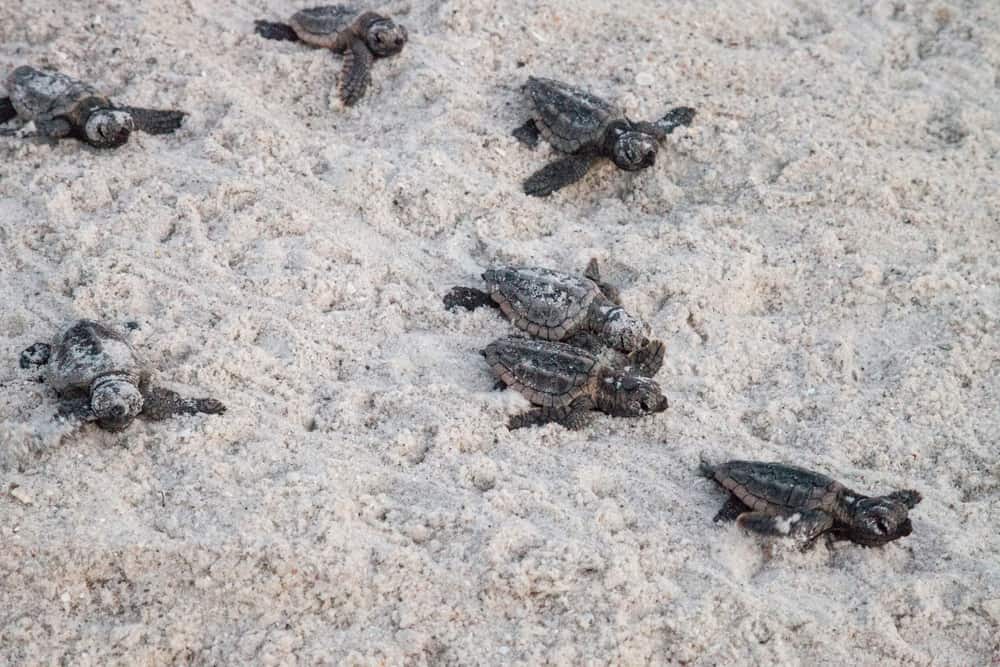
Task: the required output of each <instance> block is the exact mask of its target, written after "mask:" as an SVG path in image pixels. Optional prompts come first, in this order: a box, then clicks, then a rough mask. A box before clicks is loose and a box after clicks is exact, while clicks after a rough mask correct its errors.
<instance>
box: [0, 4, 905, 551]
mask: <svg viewBox="0 0 1000 667" xmlns="http://www.w3.org/2000/svg"><path fill="white" fill-rule="evenodd" d="M255 31H256V33H257V34H258V35H260V36H261V37H264V38H266V39H272V40H285V41H294V42H303V43H305V44H309V45H311V46H315V47H320V48H325V49H329V50H331V51H333V52H335V53H339V54H343V56H344V64H343V69H342V72H341V77H340V83H339V88H338V92H339V96H340V99H341V100H342V102H343V103H344V104H345V105H347V106H350V105H353V104H355V103H357V102H358V100H360V99H361V98H362V96H363V95H364V93H365V90H366V89H367V87H368V83H369V81H370V77H371V66H372V63H373V62H374V61H375V59H376V58H384V57H388V56H392V55H395V54H397V53H399V52H400V51H401V50H402V49H403V47H404V46H405V44H406V42H407V40H408V38H409V35H408V33H407V30H406V28H405V27H403V26H401V25H398V24H396V23H395V22H394V21H393V20H392V19H390V18H388V17H386V16H383V15H381V14H378V13H376V12H372V11H364V12H359V11H357V10H355V9H353V8H350V7H346V6H343V5H334V6H322V7H313V8H309V9H304V10H302V11H299V12H297V13H295V14H294V15H293V16H292V17H291V18H290V19H289V20H288V23H279V22H272V21H266V20H260V21H256V23H255ZM525 92H526V94H527V97H528V100H529V102H530V109H531V113H530V118H529V119H528V120H527V122H525V123H524V124H523V125H522V126H520V127H518V128H517V129H515V130H514V131H513V135H514V137H516V138H517V140H518V141H520V142H521V143H523V144H525V145H527V146H528V147H530V148H534V147H535V146H537V144H538V142H539V139H545V140H546V141H547V142H548V143H549V144H550V145H551V146H552V147H553V148H554V149H556V150H557V151H558V152H560V153H562V154H563V155H562V156H561V157H559V158H558V159H557V160H555V161H553V162H551V163H549V164H547V165H545V166H544V167H542V168H541V169H539V170H538V171H536V172H535V173H534V174H532V175H531V176H529V177H528V178H527V179H526V180H525V181H524V191H525V193H526V194H528V195H532V196H540V197H542V196H547V195H549V194H551V193H553V192H555V191H556V190H559V189H561V188H563V187H566V186H568V185H570V184H572V183H575V182H576V181H579V180H580V179H581V178H583V176H584V175H585V174H586V173H587V172H588V171H589V170H590V168H591V167H592V166H593V165H594V164H595V163H596V162H597V161H598V160H600V159H601V158H608V159H610V160H611V161H612V162H613V163H614V164H615V166H617V167H618V168H619V169H622V170H625V171H638V170H641V169H645V168H648V167H650V166H652V165H653V164H654V163H655V161H656V154H657V150H658V147H659V142H660V141H662V140H663V138H664V137H666V135H668V134H670V133H671V132H672V131H673V130H674V129H676V128H677V127H680V126H685V125H690V124H691V122H692V120H693V118H694V115H695V111H694V109H691V108H690V107H676V108H674V109H672V110H671V111H670V112H668V113H667V114H666V115H665V116H663V117H662V118H660V119H659V120H657V121H654V122H634V121H631V120H629V119H627V118H626V117H625V115H624V113H622V112H621V110H619V109H616V108H615V107H614V106H613V105H611V104H609V103H608V102H606V101H605V100H603V99H601V98H599V97H597V96H595V95H592V94H590V93H588V92H586V91H584V90H581V89H579V88H576V87H573V86H570V85H567V84H565V83H561V82H559V81H555V80H552V79H544V78H536V77H529V78H528V81H527V83H526V85H525ZM185 115H186V114H185V113H184V112H183V111H178V110H173V109H167V110H159V109H146V108H141V107H132V106H126V105H119V104H115V103H114V102H112V101H111V100H110V99H108V97H106V96H104V95H102V94H101V93H100V92H98V91H97V90H96V89H95V88H94V87H92V86H90V85H88V84H86V83H84V82H81V81H78V80H76V79H74V78H71V77H69V76H67V75H65V74H62V73H60V72H56V71H52V70H38V69H35V68H32V67H29V66H22V67H18V68H16V69H15V70H14V71H13V72H12V73H11V74H10V76H9V77H8V79H7V97H3V98H0V125H2V124H5V123H7V122H8V121H11V120H13V119H15V118H18V119H20V120H21V121H23V123H24V125H25V126H26V127H22V128H21V129H19V130H14V129H7V128H0V136H4V135H5V136H13V135H17V136H22V137H31V136H37V137H43V138H47V139H53V140H57V139H62V138H75V139H78V140H80V141H83V142H86V143H87V144H89V145H91V146H93V147H95V148H115V147H117V146H121V145H122V144H124V143H125V142H127V141H128V139H129V136H130V135H131V133H132V132H133V131H135V130H139V131H142V132H146V133H149V134H167V133H170V132H173V131H175V130H177V129H178V128H179V127H180V126H181V124H182V122H183V120H184V117H185ZM32 125H33V129H29V128H30V127H31V126H32ZM482 278H483V281H484V283H485V289H478V288H474V287H454V288H453V289H452V290H451V291H450V292H448V294H447V295H446V296H445V298H444V302H445V305H446V307H447V308H449V309H454V308H464V309H468V310H472V309H475V308H479V307H483V306H489V307H493V308H498V309H499V310H500V311H501V312H502V313H503V314H504V315H505V316H506V317H507V318H508V319H509V320H510V322H511V323H512V324H513V325H514V326H515V327H516V328H517V329H519V330H520V331H521V332H522V335H519V336H506V337H504V338H501V339H499V340H496V341H494V342H493V343H490V344H489V345H487V346H486V348H485V349H484V350H483V352H482V354H483V356H484V357H485V359H486V363H487V365H488V366H489V368H490V370H491V371H492V372H493V374H494V376H495V377H496V379H497V384H498V387H510V388H512V389H514V390H516V391H518V392H519V393H520V394H522V395H523V396H524V397H525V398H526V399H527V400H528V401H530V402H531V404H532V406H533V407H532V408H531V409H530V410H528V411H527V412H524V413H522V414H518V415H515V416H513V417H511V419H510V422H509V424H508V426H509V427H510V428H511V429H516V428H522V427H526V426H533V425H542V424H548V423H557V424H560V425H562V426H564V427H566V428H571V429H577V428H582V427H583V426H584V425H586V423H587V420H588V417H589V416H590V415H591V414H592V411H594V410H598V411H601V412H604V413H606V414H608V415H612V416H615V417H640V416H644V415H651V414H655V413H658V412H662V411H663V410H665V409H666V408H667V398H666V397H665V396H664V395H663V394H662V392H661V390H660V386H659V384H657V382H656V381H655V380H654V379H653V378H654V376H655V375H656V374H657V372H658V371H659V370H660V367H661V366H662V364H663V356H664V345H663V343H662V342H660V341H658V340H652V339H650V338H649V337H648V335H649V329H648V327H647V326H646V325H645V324H644V323H643V322H642V321H640V320H639V319H638V318H636V317H635V316H633V315H631V314H630V313H629V312H627V311H626V310H625V309H624V308H623V306H622V303H621V299H620V295H619V292H618V290H617V289H616V288H615V287H613V286H612V285H609V284H607V283H606V282H604V281H603V280H602V279H601V275H600V270H599V267H598V264H597V261H596V260H591V262H590V264H589V265H588V266H587V268H586V270H585V271H584V273H583V274H582V275H575V274H571V273H565V272H561V271H555V270H551V269H546V268H539V267H513V266H501V267H497V268H493V269H490V270H488V271H486V272H485V273H484V274H483V276H482ZM20 365H21V367H22V368H30V367H32V366H36V365H37V366H41V365H47V370H48V372H47V375H46V379H47V380H48V382H49V385H50V386H51V387H52V389H53V390H54V391H55V392H56V394H57V395H58V397H59V400H60V403H59V415H60V416H62V417H66V418H72V419H76V420H79V421H82V422H94V423H96V424H97V425H98V426H99V427H101V428H103V429H106V430H109V431H120V430H122V429H124V428H126V427H128V426H129V425H130V424H131V423H132V422H133V420H135V419H136V418H137V417H141V418H144V419H149V420H161V419H166V418H168V417H170V416H172V415H179V414H196V413H207V414H221V413H223V412H225V406H224V405H223V404H222V403H220V402H219V401H217V400H215V399H212V398H200V399H192V398H183V397H181V396H180V395H179V394H177V393H176V392H174V391H171V390H169V389H164V388H162V387H156V386H152V385H151V383H150V376H151V373H150V368H149V367H148V366H147V365H146V364H145V363H144V362H143V361H142V360H141V358H140V356H139V355H138V353H137V352H136V350H135V348H134V347H133V346H132V345H131V344H130V343H129V341H128V339H127V337H126V336H125V335H124V334H123V333H120V332H118V331H116V330H114V329H113V328H112V327H110V326H106V325H104V324H101V323H99V322H94V321H90V320H81V321H79V322H77V323H75V324H74V325H73V326H71V327H70V328H69V329H67V330H66V331H65V332H62V333H61V334H60V335H58V336H57V337H56V339H55V341H54V342H53V343H52V344H47V343H36V344H34V345H32V346H31V347H29V348H28V349H26V350H24V351H23V352H22V353H21V359H20ZM700 471H701V474H702V475H704V476H705V477H707V478H709V479H712V480H714V481H715V482H716V483H718V484H719V486H721V487H722V488H723V489H725V490H726V491H727V492H729V498H728V500H727V501H726V503H725V505H724V506H723V508H722V509H721V510H720V511H719V512H718V514H717V515H716V516H715V521H721V520H735V521H736V522H737V524H738V525H739V526H741V527H743V528H745V529H747V530H751V531H754V532H757V533H760V534H763V535H782V536H794V537H797V538H799V539H802V540H804V541H806V542H808V543H811V542H812V541H813V540H815V538H816V537H818V536H819V535H822V534H826V535H828V536H829V537H831V538H835V539H848V540H851V541H853V542H856V543H858V544H862V545H865V546H877V545H881V544H885V543H886V542H889V541H892V540H895V539H897V538H900V537H904V536H906V535H909V534H910V532H911V530H912V528H911V524H910V519H909V518H908V512H909V510H910V509H912V508H913V507H914V506H915V505H916V504H917V503H919V502H920V500H921V496H920V494H919V493H918V492H917V491H913V490H904V491H896V492H893V493H890V494H888V495H885V496H878V497H868V496H864V495H862V494H859V493H857V492H855V491H852V490H850V489H848V488H847V487H845V486H843V485H842V484H840V483H839V482H836V481H834V480H833V479H830V478H829V477H826V476H824V475H821V474H819V473H815V472H811V471H809V470H805V469H802V468H798V467H795V466H789V465H784V464H780V463H763V462H750V461H729V462H728V463H722V464H719V465H712V464H710V463H708V462H707V461H702V464H701V469H700Z"/></svg>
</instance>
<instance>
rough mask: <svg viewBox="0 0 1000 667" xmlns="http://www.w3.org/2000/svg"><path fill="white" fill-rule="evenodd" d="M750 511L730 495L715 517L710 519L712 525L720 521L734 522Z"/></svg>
mask: <svg viewBox="0 0 1000 667" xmlns="http://www.w3.org/2000/svg"><path fill="white" fill-rule="evenodd" d="M749 511H750V508H749V507H747V506H746V505H745V504H744V503H743V501H741V500H740V499H739V498H737V497H736V496H734V495H730V496H729V497H728V498H727V499H726V504H725V505H723V506H722V509H720V510H719V511H718V512H716V513H715V516H714V517H712V523H719V522H720V521H725V522H727V523H728V522H729V521H736V519H738V518H739V517H740V516H741V515H743V514H746V513H748V512H749Z"/></svg>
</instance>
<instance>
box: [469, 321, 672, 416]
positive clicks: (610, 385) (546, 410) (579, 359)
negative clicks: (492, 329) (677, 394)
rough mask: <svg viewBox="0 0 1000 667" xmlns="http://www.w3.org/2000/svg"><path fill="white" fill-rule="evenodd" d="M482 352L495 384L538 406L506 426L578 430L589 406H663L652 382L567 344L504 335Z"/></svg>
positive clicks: (610, 409) (637, 411) (619, 411)
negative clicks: (555, 425) (552, 424)
mask: <svg viewBox="0 0 1000 667" xmlns="http://www.w3.org/2000/svg"><path fill="white" fill-rule="evenodd" d="M483 356H485V357H486V363H487V364H489V366H490V368H491V369H492V370H493V374H494V375H495V376H496V377H497V379H498V380H499V381H500V382H501V383H503V384H504V385H505V386H507V387H511V388H513V389H516V390H517V391H518V392H520V393H521V394H522V395H523V396H524V397H525V398H527V399H528V400H529V401H531V402H532V403H534V404H535V405H537V406H538V407H537V408H533V409H531V410H529V411H528V412H525V413H523V414H520V415H515V416H513V417H511V419H510V423H509V424H508V427H509V428H511V429H515V428H521V427H524V426H532V425H541V424H548V423H549V422H556V423H558V424H562V425H563V426H565V427H566V428H569V429H578V428H581V427H582V426H584V425H585V424H586V421H587V416H588V413H589V412H590V411H591V410H600V411H601V412H604V413H607V414H609V415H611V416H613V417H641V416H643V415H649V414H653V413H655V412H663V411H664V410H666V409H667V398H666V396H663V394H661V393H660V386H659V385H658V384H657V383H656V382H655V381H654V380H651V379H649V378H647V377H642V376H640V375H633V374H632V373H629V372H628V371H627V370H625V369H624V367H622V366H620V365H617V364H614V363H609V362H606V361H605V360H603V359H602V358H601V357H599V356H598V355H596V354H594V353H592V352H590V351H588V350H584V349H582V348H579V347H574V346H573V345H568V344H566V343H557V342H555V341H548V340H533V339H530V338H519V337H516V336H508V337H506V338H501V339H499V340H496V341H494V342H492V343H490V344H489V345H488V346H486V349H485V350H484V351H483Z"/></svg>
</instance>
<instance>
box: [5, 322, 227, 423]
mask: <svg viewBox="0 0 1000 667" xmlns="http://www.w3.org/2000/svg"><path fill="white" fill-rule="evenodd" d="M32 364H38V365H41V364H48V381H49V384H50V385H51V386H52V388H53V389H55V391H56V393H57V394H58V395H59V398H60V399H61V404H60V407H59V414H60V415H61V416H66V417H77V418H79V419H82V420H84V421H96V422H97V425H98V426H100V427H101V428H103V429H106V430H108V431H120V430H122V429H124V428H126V427H127V426H128V425H129V424H131V423H132V420H133V419H135V418H136V417H137V416H140V415H141V416H142V417H144V418H146V419H151V420H157V421H158V420H161V419H166V418H167V417H170V416H172V415H176V414H195V413H198V412H206V413H208V414H220V413H222V412H225V410H226V407H225V406H224V405H223V404H222V403H220V402H219V401H217V400H215V399H213V398H181V396H180V395H179V394H177V392H174V391H171V390H169V389H164V388H162V387H151V386H149V377H150V371H149V368H148V367H147V366H146V365H145V363H143V361H142V360H141V359H140V358H139V355H138V353H137V352H136V351H135V349H134V348H133V347H132V345H131V344H130V343H129V342H128V341H127V340H125V338H124V337H123V336H122V335H121V334H119V333H117V332H115V331H112V330H111V329H109V328H108V327H106V326H104V325H103V324H100V323H98V322H93V321H90V320H80V321H79V322H77V323H76V324H74V325H73V326H72V327H70V328H69V329H68V330H66V332H65V333H63V334H62V335H61V336H59V337H58V338H56V340H55V342H54V343H53V344H52V345H48V344H46V343H35V344H34V345H32V346H31V347H29V348H28V349H27V350H25V351H24V352H22V353H21V367H22V368H24V367H27V366H30V365H32Z"/></svg>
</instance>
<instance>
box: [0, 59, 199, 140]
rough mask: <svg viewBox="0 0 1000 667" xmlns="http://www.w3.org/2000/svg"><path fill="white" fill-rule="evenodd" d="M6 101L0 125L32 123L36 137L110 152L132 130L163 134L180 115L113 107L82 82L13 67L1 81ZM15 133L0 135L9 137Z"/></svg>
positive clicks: (0, 107) (0, 111) (0, 105)
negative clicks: (17, 121) (70, 141)
mask: <svg viewBox="0 0 1000 667" xmlns="http://www.w3.org/2000/svg"><path fill="white" fill-rule="evenodd" d="M7 95H8V97H4V98H0V123H6V122H7V121H9V120H12V119H13V118H15V117H18V118H20V119H21V120H23V121H24V122H26V123H27V122H29V121H30V122H33V123H34V124H35V134H36V135H37V136H42V137H47V138H50V139H63V138H65V137H73V138H75V139H79V140H80V141H85V142H86V143H88V144H90V145H91V146H93V147H95V148H115V147H117V146H121V145H122V144H124V143H125V142H126V141H128V138H129V135H130V134H131V133H132V131H133V130H141V131H143V132H146V133H148V134H169V133H170V132H173V131H174V130H176V129H177V128H179V127H180V126H181V122H182V121H183V119H184V116H186V115H187V114H185V113H184V112H183V111H176V110H173V109H167V110H159V109H142V108H139V107H127V106H119V105H117V104H114V103H113V102H111V100H109V99H108V98H107V97H105V96H104V95H102V94H100V93H99V92H97V90H96V89H95V88H94V87H93V86H91V85H89V84H86V83H83V82H82V81H77V80H76V79H74V78H72V77H69V76H66V75H65V74H62V73H60V72H56V71H51V70H46V71H43V70H37V69H35V68H33V67H29V66H27V65H22V66H21V67H18V68H17V69H15V70H14V71H13V72H11V74H10V76H9V77H8V78H7ZM16 133H17V132H16V131H15V130H9V129H8V130H0V134H4V135H8V136H11V135H14V134H16Z"/></svg>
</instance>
